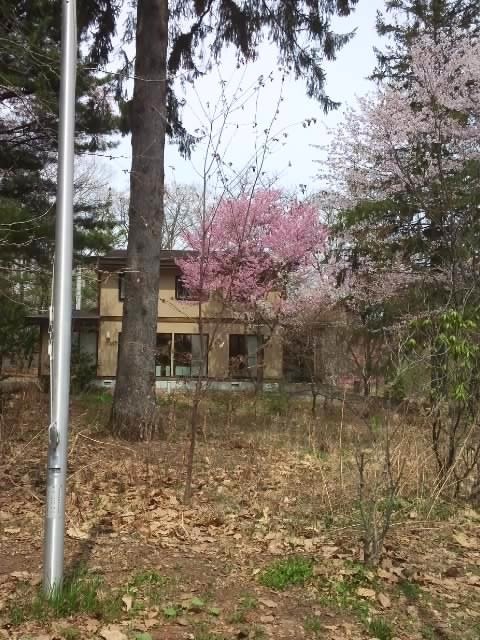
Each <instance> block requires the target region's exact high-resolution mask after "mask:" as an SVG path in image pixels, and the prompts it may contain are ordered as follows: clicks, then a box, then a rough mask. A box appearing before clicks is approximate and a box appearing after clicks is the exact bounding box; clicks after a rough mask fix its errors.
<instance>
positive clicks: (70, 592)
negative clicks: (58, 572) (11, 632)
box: [10, 569, 122, 640]
mask: <svg viewBox="0 0 480 640" xmlns="http://www.w3.org/2000/svg"><path fill="white" fill-rule="evenodd" d="M20 600H21V601H20V603H19V604H16V605H14V606H13V607H12V608H11V610H10V620H11V622H12V624H13V625H18V624H21V623H22V622H25V621H26V620H39V621H42V620H48V619H53V618H68V617H70V616H73V615H75V614H80V613H85V614H89V615H92V616H95V617H97V618H101V619H102V620H105V621H112V620H115V619H117V618H118V617H120V616H121V613H122V600H121V596H120V595H119V594H118V593H115V592H113V591H111V590H110V589H108V588H107V587H106V586H105V584H104V581H103V578H102V577H101V576H100V575H98V574H94V573H89V572H88V571H86V570H85V569H80V570H78V571H76V572H74V573H73V574H71V575H70V576H67V577H66V579H65V580H64V582H63V585H62V586H61V587H55V588H54V589H52V591H51V593H50V594H45V593H43V592H42V591H41V590H39V591H36V592H35V593H33V594H31V593H28V592H27V593H26V594H25V596H24V597H23V598H21V599H20ZM22 600H23V601H22ZM70 640H73V638H72V636H71V637H70Z"/></svg>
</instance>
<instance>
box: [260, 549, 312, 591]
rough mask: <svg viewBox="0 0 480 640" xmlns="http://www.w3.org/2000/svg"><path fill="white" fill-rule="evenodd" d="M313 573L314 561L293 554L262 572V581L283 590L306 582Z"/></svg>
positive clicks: (271, 587) (272, 587) (273, 587)
mask: <svg viewBox="0 0 480 640" xmlns="http://www.w3.org/2000/svg"><path fill="white" fill-rule="evenodd" d="M312 575H313V562H312V561H311V560H309V559H307V558H302V557H300V556H291V557H289V558H286V559H285V560H279V561H278V562H274V563H273V564H271V565H270V566H269V567H267V568H266V569H265V570H264V571H262V573H261V574H260V578H259V580H260V583H261V584H263V586H264V587H269V588H270V589H275V590H277V591H282V590H283V589H286V588H287V587H291V586H293V585H299V584H300V585H301V584H305V582H307V580H309V579H310V578H311V577H312Z"/></svg>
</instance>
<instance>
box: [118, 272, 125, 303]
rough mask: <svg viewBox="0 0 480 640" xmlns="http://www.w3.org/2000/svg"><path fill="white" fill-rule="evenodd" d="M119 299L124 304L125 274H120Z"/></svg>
mask: <svg viewBox="0 0 480 640" xmlns="http://www.w3.org/2000/svg"><path fill="white" fill-rule="evenodd" d="M118 299H119V300H120V301H121V302H122V301H123V300H125V274H124V273H119V274H118Z"/></svg>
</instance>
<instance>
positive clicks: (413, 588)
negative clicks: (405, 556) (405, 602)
mask: <svg viewBox="0 0 480 640" xmlns="http://www.w3.org/2000/svg"><path fill="white" fill-rule="evenodd" d="M398 588H399V589H400V591H401V592H402V593H403V595H404V596H405V597H406V598H408V599H409V600H412V601H415V600H418V599H419V598H420V596H421V595H422V590H421V589H420V587H419V586H418V584H416V583H415V582H410V580H402V581H401V582H399V584H398Z"/></svg>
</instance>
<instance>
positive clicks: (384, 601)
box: [377, 593, 392, 609]
mask: <svg viewBox="0 0 480 640" xmlns="http://www.w3.org/2000/svg"><path fill="white" fill-rule="evenodd" d="M377 600H378V601H379V603H380V604H381V606H382V607H383V608H384V609H389V608H390V607H391V606H392V603H391V601H390V598H389V597H388V596H387V595H386V594H385V593H377Z"/></svg>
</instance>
